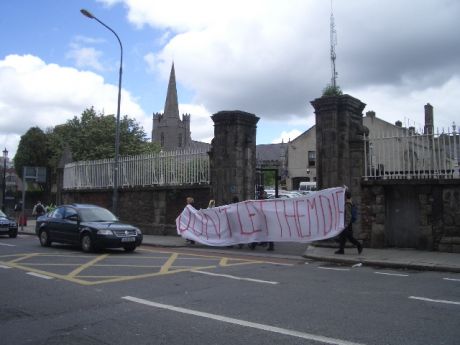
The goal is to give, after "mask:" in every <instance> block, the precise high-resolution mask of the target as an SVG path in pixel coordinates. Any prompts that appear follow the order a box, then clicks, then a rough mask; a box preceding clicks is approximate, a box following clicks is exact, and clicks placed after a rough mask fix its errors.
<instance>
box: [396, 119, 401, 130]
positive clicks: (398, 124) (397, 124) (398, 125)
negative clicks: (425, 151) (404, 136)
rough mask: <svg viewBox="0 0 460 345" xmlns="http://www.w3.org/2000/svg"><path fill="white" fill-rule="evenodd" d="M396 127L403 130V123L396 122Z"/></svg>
mask: <svg viewBox="0 0 460 345" xmlns="http://www.w3.org/2000/svg"><path fill="white" fill-rule="evenodd" d="M395 126H396V127H400V128H402V122H401V121H399V120H398V121H396V122H395Z"/></svg>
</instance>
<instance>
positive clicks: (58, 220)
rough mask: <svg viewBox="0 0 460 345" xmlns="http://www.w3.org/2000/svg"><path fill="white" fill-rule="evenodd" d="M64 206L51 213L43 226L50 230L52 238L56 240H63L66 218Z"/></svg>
mask: <svg viewBox="0 0 460 345" xmlns="http://www.w3.org/2000/svg"><path fill="white" fill-rule="evenodd" d="M64 212H65V209H64V207H58V208H57V209H55V210H54V211H53V212H51V213H50V214H49V217H48V218H47V219H46V221H45V222H44V223H43V227H44V228H45V229H46V230H47V231H48V234H49V236H50V239H51V240H52V241H54V242H62V241H63V238H62V222H63V220H64Z"/></svg>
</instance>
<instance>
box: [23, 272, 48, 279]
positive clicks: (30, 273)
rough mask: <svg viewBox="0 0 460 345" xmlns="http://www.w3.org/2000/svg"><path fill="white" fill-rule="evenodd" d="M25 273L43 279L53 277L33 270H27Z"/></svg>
mask: <svg viewBox="0 0 460 345" xmlns="http://www.w3.org/2000/svg"><path fill="white" fill-rule="evenodd" d="M27 274H29V275H31V276H34V277H38V278H43V279H54V278H53V277H50V276H47V275H44V274H40V273H35V272H27Z"/></svg>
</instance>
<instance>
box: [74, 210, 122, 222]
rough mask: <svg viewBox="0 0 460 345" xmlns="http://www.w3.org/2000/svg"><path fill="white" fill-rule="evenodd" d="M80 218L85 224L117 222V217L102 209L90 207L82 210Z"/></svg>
mask: <svg viewBox="0 0 460 345" xmlns="http://www.w3.org/2000/svg"><path fill="white" fill-rule="evenodd" d="M80 217H81V220H82V221H83V222H115V221H117V220H118V219H117V217H115V215H114V214H113V213H112V212H110V211H109V210H106V209H105V208H102V207H88V208H81V209H80Z"/></svg>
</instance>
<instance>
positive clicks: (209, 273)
mask: <svg viewBox="0 0 460 345" xmlns="http://www.w3.org/2000/svg"><path fill="white" fill-rule="evenodd" d="M192 272H194V273H201V274H207V275H208V276H216V277H224V278H230V279H236V280H247V281H250V282H255V283H265V284H279V283H278V282H274V281H269V280H259V279H253V278H243V277H236V276H232V275H229V274H218V273H211V272H206V271H192Z"/></svg>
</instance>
